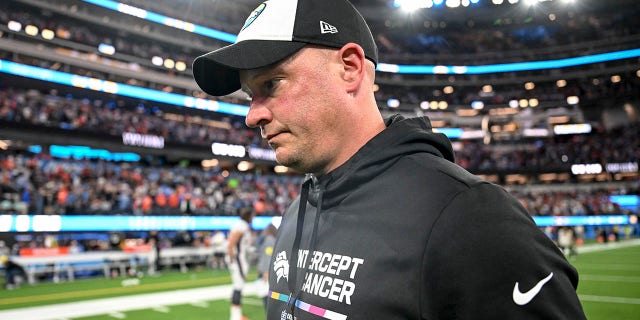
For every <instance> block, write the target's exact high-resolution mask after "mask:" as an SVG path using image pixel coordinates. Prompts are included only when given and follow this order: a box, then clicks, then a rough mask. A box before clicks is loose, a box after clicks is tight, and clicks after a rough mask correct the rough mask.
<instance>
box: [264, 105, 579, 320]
mask: <svg viewBox="0 0 640 320" xmlns="http://www.w3.org/2000/svg"><path fill="white" fill-rule="evenodd" d="M386 125H387V129H386V130H384V131H383V132H381V133H380V134H378V135H377V136H376V137H374V138H373V139H371V140H370V141H369V142H368V143H367V144H366V145H364V146H363V147H362V148H361V149H360V150H359V151H358V152H357V153H356V154H355V155H354V156H353V157H351V159H349V160H348V161H347V162H346V163H344V164H343V165H342V166H340V167H339V168H337V169H335V170H333V171H332V172H330V173H327V174H325V175H322V176H320V177H317V178H316V177H314V176H311V175H310V176H309V177H308V179H307V180H306V181H305V183H304V184H303V187H302V192H301V196H300V197H299V198H298V199H296V200H295V201H294V202H293V203H292V204H291V206H290V207H289V209H288V210H287V212H286V214H285V216H284V218H283V220H282V224H281V226H280V228H279V230H278V240H277V242H276V246H275V249H274V251H273V256H272V260H271V267H270V274H269V289H270V292H269V297H270V299H269V302H268V307H267V319H268V320H276V319H294V317H295V319H349V320H351V319H368V320H370V319H384V320H391V319H571V320H575V319H584V318H585V316H584V313H583V311H582V307H581V305H580V302H579V300H578V297H577V295H576V292H575V288H576V287H577V284H578V275H577V273H576V271H575V269H574V268H573V267H572V266H571V265H570V264H569V263H568V262H567V261H566V259H565V258H564V256H563V255H562V253H561V252H560V251H559V250H558V249H557V247H556V246H555V245H554V243H553V242H552V241H550V240H549V239H548V238H547V237H546V236H545V235H544V234H543V233H542V232H541V231H540V230H539V229H538V228H537V226H536V225H535V223H534V222H533V219H532V218H531V217H530V216H529V215H528V213H527V212H526V210H525V209H524V208H523V207H522V206H521V205H520V204H519V202H518V201H517V200H516V199H515V198H513V197H511V196H510V195H509V194H508V193H507V192H506V191H505V190H504V189H502V188H501V187H499V186H497V185H494V184H491V183H488V182H486V181H483V180H481V179H479V178H478V177H476V176H474V175H472V174H470V173H468V172H467V171H465V170H464V169H463V168H461V167H459V166H457V165H456V164H454V163H453V150H452V148H451V144H450V142H449V140H448V139H447V138H446V137H445V136H444V135H442V134H436V133H433V132H432V131H431V125H430V123H429V120H428V118H426V117H424V118H412V119H404V118H403V117H401V116H394V117H392V118H391V119H389V120H387V121H386Z"/></svg>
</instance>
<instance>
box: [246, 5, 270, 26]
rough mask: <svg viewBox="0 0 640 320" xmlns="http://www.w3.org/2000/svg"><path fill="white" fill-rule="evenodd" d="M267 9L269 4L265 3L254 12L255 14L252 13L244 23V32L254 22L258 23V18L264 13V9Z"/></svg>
mask: <svg viewBox="0 0 640 320" xmlns="http://www.w3.org/2000/svg"><path fill="white" fill-rule="evenodd" d="M266 7H267V3H266V2H263V3H261V4H260V5H259V6H258V7H257V8H256V9H255V10H253V12H251V14H250V15H249V17H248V18H247V20H246V21H245V22H244V26H242V30H244V29H246V28H247V27H248V26H250V25H251V24H252V23H253V22H254V21H256V18H258V16H259V15H260V14H261V13H262V11H264V8H266ZM242 30H240V31H242Z"/></svg>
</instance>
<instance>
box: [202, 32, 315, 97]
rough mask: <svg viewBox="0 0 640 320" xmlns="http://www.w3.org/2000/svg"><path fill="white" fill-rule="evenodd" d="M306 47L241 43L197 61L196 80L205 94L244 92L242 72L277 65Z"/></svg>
mask: <svg viewBox="0 0 640 320" xmlns="http://www.w3.org/2000/svg"><path fill="white" fill-rule="evenodd" d="M305 45H306V43H304V42H294V41H275V40H273V41H272V40H245V41H241V42H238V43H235V44H232V45H229V46H226V47H224V48H220V49H218V50H215V51H212V52H209V53H207V54H205V55H202V56H199V57H197V58H196V59H195V60H194V61H193V77H194V79H195V80H196V83H197V84H198V86H200V88H201V89H202V90H203V91H204V92H206V93H208V94H210V95H213V96H224V95H227V94H230V93H233V92H234V91H236V90H238V89H240V76H239V72H238V71H239V70H249V69H257V68H262V67H266V66H268V65H271V64H274V63H276V62H278V61H280V60H282V59H284V58H286V57H288V56H290V55H292V54H294V53H296V52H297V51H298V50H300V49H302V47H304V46H305Z"/></svg>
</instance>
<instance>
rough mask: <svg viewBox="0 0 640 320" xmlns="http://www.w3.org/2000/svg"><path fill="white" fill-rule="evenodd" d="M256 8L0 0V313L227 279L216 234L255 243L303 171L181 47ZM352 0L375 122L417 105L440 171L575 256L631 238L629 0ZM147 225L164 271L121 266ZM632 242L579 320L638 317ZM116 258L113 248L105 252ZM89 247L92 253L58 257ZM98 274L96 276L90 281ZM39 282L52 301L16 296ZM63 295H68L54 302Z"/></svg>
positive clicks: (218, 40) (634, 69)
mask: <svg viewBox="0 0 640 320" xmlns="http://www.w3.org/2000/svg"><path fill="white" fill-rule="evenodd" d="M258 2H259V1H249V0H237V1H222V0H207V1H201V0H161V1H148V0H131V1H119V2H115V1H99V0H91V1H89V0H85V1H63V0H51V1H43V0H8V1H2V3H0V170H1V171H0V241H2V243H3V244H2V245H1V246H0V250H2V252H0V255H3V256H4V259H3V262H4V261H6V260H7V259H8V257H16V256H17V257H18V258H17V259H16V261H21V262H24V263H28V264H29V268H32V269H29V270H32V271H33V273H32V278H33V279H24V281H25V283H23V284H22V285H19V286H18V287H16V288H13V289H14V290H8V291H6V292H3V295H2V298H3V299H2V300H3V301H5V304H2V303H0V308H1V309H8V310H11V309H13V308H19V307H25V306H28V305H38V304H47V305H49V304H51V303H61V302H70V301H76V300H84V299H86V298H87V297H88V298H92V297H93V296H92V295H91V294H88V292H87V291H83V290H85V289H87V288H91V287H93V288H99V287H102V286H106V287H110V286H115V287H117V288H120V289H118V290H125V289H126V290H129V289H127V288H146V289H144V290H143V289H140V291H139V292H136V291H135V290H133V291H131V292H127V293H125V292H121V291H117V290H116V291H114V293H113V295H120V294H136V293H149V292H153V291H164V290H170V289H176V287H175V286H177V287H178V288H180V289H184V288H182V287H181V286H185V287H190V286H194V287H202V286H211V285H214V284H216V285H217V284H224V283H225V281H227V282H228V279H225V276H224V274H225V273H224V272H221V271H219V270H213V271H212V270H210V269H214V267H215V266H214V265H213V264H212V260H211V255H212V252H213V251H212V250H213V244H212V241H211V239H212V236H213V235H214V233H215V232H214V231H222V232H223V233H224V232H225V231H226V230H228V227H229V225H230V224H231V223H232V222H233V221H234V219H236V218H237V217H236V216H235V215H236V213H237V211H238V209H239V208H240V207H242V206H251V207H253V208H254V210H256V211H257V212H258V213H259V219H258V221H257V222H256V224H254V228H255V229H256V234H257V235H259V231H260V230H261V229H262V228H264V226H266V225H267V224H268V223H270V222H271V221H272V218H273V217H276V221H277V217H278V216H279V215H280V214H281V213H282V212H283V211H284V208H285V207H286V205H287V204H288V202H289V201H290V200H291V199H292V198H293V197H295V196H296V194H297V190H298V188H299V182H300V179H301V177H300V175H299V174H298V173H296V172H291V171H288V170H287V169H286V168H282V167H280V166H277V164H276V163H275V162H274V156H273V152H271V151H270V150H269V148H268V146H267V145H266V144H264V142H262V141H260V136H259V134H258V133H257V132H256V131H254V130H251V129H249V128H247V127H246V126H245V125H244V120H243V115H244V114H246V111H247V105H248V100H247V97H246V96H244V95H243V94H242V93H239V92H238V93H234V94H232V95H230V96H227V97H222V98H213V97H210V96H207V95H205V94H203V93H202V92H201V91H200V90H199V89H198V87H197V86H196V84H195V82H194V81H193V80H192V77H191V69H190V66H191V63H192V61H193V59H194V58H195V57H196V56H198V55H201V54H203V53H205V52H208V51H210V50H212V49H215V48H219V47H222V46H224V45H226V44H228V43H229V42H232V41H233V40H234V39H235V36H234V34H236V33H237V31H238V29H239V27H240V26H241V25H242V21H243V20H244V19H245V17H246V15H247V14H248V12H250V11H251V10H252V9H253V8H254V7H255V6H257V4H258ZM352 2H353V3H354V4H355V5H356V7H358V9H359V10H360V11H361V12H362V13H363V15H364V16H365V18H366V20H367V21H368V22H369V24H370V27H371V29H372V31H373V33H374V36H375V39H376V42H377V44H378V46H379V50H380V62H381V63H380V65H379V66H378V72H377V76H376V77H377V81H376V83H377V87H376V98H377V100H378V104H379V108H380V110H381V112H382V113H383V114H384V115H390V114H394V113H401V114H404V115H407V116H416V115H425V114H426V115H429V116H430V118H431V120H432V124H433V126H434V127H435V128H436V130H439V131H441V132H443V133H445V134H447V136H449V137H450V138H451V140H452V142H453V144H454V149H455V152H456V161H457V163H459V164H460V165H462V166H463V167H465V168H466V169H467V170H469V171H471V172H473V173H475V174H477V175H480V176H482V177H483V178H485V179H488V180H490V181H493V182H495V183H498V184H501V185H503V186H505V187H506V188H507V189H508V190H510V191H511V192H512V193H513V194H514V195H515V196H516V197H518V198H519V199H520V200H521V201H522V202H523V204H524V205H525V207H526V208H527V209H528V210H529V212H530V213H531V214H532V216H534V218H535V219H536V222H537V223H538V224H539V225H540V226H541V228H543V230H544V231H545V232H547V233H548V235H549V236H550V237H551V238H553V239H555V238H556V236H557V230H558V227H559V226H560V225H568V226H571V227H576V226H579V227H578V230H584V234H583V236H582V238H581V239H580V241H581V243H582V242H584V243H586V245H585V248H586V247H589V248H600V247H602V246H605V244H603V242H607V244H606V245H611V242H615V243H616V244H618V243H623V242H624V243H631V244H633V243H634V242H629V241H633V240H632V239H631V238H637V237H638V235H639V234H640V230H639V229H638V226H637V213H638V206H639V204H638V203H639V201H638V190H639V181H640V180H639V174H638V159H639V158H640V147H639V145H638V143H639V139H638V136H639V130H638V122H639V121H640V115H639V114H638V112H639V111H640V110H639V106H640V105H639V100H640V89H639V88H640V64H639V61H640V60H639V57H640V48H639V47H638V43H640V22H638V19H637V18H636V17H637V16H638V14H639V13H640V12H639V11H640V8H639V7H638V6H637V3H636V2H635V1H631V0H619V1H606V2H605V1H597V0H574V1H566V0H565V1H562V0H554V1H485V0H478V1H426V0H425V1H396V2H394V1H386V0H385V1H382V0H379V1H364V0H358V1H352ZM401 4H402V5H405V6H404V7H401V6H400V5H401ZM410 4H414V7H413V8H408V7H407V5H410ZM151 230H159V231H160V246H161V248H162V250H161V257H162V258H161V260H160V262H161V263H162V269H161V270H160V271H161V272H160V273H159V275H157V274H156V275H155V276H154V277H143V278H135V277H133V278H129V277H128V273H129V271H130V270H137V271H140V270H142V271H144V274H147V273H148V271H149V270H148V266H147V264H148V262H149V260H150V258H149V256H148V253H149V247H148V245H146V241H145V240H146V239H147V238H148V236H149V232H150V231H151ZM76 245H79V246H80V248H81V249H77V247H76ZM598 246H600V247H598ZM604 248H607V247H604ZM633 248H637V246H636V247H634V246H632V247H631V249H628V248H627V249H617V250H627V251H620V252H618V251H616V252H618V253H616V254H615V255H613V256H611V257H614V258H611V259H614V260H613V261H612V262H610V263H609V264H607V265H608V266H609V267H612V268H613V269H614V270H613V271H612V270H608V272H610V273H611V272H613V274H614V275H616V276H621V278H619V279H618V278H616V281H613V282H612V283H613V284H612V285H611V286H613V288H609V287H606V288H603V287H604V284H603V283H602V282H603V281H604V280H602V279H603V278H602V277H609V279H611V277H612V276H613V275H611V274H609V275H607V274H606V272H605V273H604V274H603V275H599V277H600V278H598V279H600V280H592V281H595V282H598V281H599V282H600V285H601V287H600V288H596V289H593V290H594V292H588V293H583V294H582V295H581V298H584V299H583V303H585V306H586V307H588V308H587V311H591V312H593V313H592V314H589V315H590V317H589V318H590V319H592V318H597V317H598V315H597V314H598V312H602V314H607V312H608V311H607V310H609V309H607V308H610V309H614V310H615V309H620V308H619V307H620V306H624V307H630V308H631V311H629V312H637V311H638V307H637V306H638V305H639V304H640V302H639V300H640V292H638V290H637V289H631V291H624V289H621V288H623V287H624V286H625V285H629V284H633V283H637V282H638V281H639V280H638V277H637V274H638V271H640V266H639V265H638V261H634V260H631V261H629V262H628V264H623V263H622V262H621V261H623V260H625V259H627V258H628V256H633V255H634V254H635V255H636V256H637V253H638V252H637V249H635V251H633V250H634V249H633ZM74 250H81V251H82V253H75V251H74ZM590 250H591V249H590ZM583 251H584V255H583V254H582V253H581V254H580V257H579V258H577V260H576V262H575V263H576V264H577V265H578V266H579V264H580V263H584V261H585V260H588V259H593V260H594V261H595V262H593V263H591V264H589V263H587V264H586V266H585V265H583V267H584V268H586V270H587V272H589V271H588V268H593V265H597V264H598V263H601V264H604V263H605V262H606V261H607V260H606V259H608V258H600V257H599V256H598V257H597V258H593V256H589V255H590V254H591V255H594V254H600V253H588V251H589V250H583ZM118 252H119V253H124V254H125V256H118V258H113V260H110V261H109V262H108V263H105V261H104V255H106V254H107V253H109V254H111V253H118ZM597 252H600V251H597ZM88 253H102V254H103V255H102V256H100V259H98V260H99V261H97V260H96V259H97V258H95V257H94V258H93V259H84V258H83V259H82V260H81V261H75V262H74V261H71V260H73V259H75V258H72V257H74V256H75V257H79V256H82V257H86V254H88ZM163 255H164V256H163ZM20 257H22V260H21V259H20ZM51 257H53V258H51ZM59 257H65V258H64V259H60V258H59ZM29 259H33V260H29ZM38 259H40V260H38ZM65 259H66V260H65ZM62 260H65V262H60V261H62ZM25 261H26V262H25ZM29 261H31V262H29ZM616 266H617V267H616ZM105 268H106V269H105ZM616 268H618V270H616ZM0 270H1V269H0ZM579 270H580V271H581V274H583V272H582V269H580V267H579ZM2 271H4V270H2ZM142 271H141V272H142ZM181 271H184V272H185V273H184V274H183V273H182V272H181ZM0 272H1V271H0ZM622 273H628V275H624V274H622ZM589 274H590V273H588V276H587V284H586V286H587V289H585V290H590V289H589V288H590V287H589V280H588V279H589ZM102 275H107V277H106V278H107V280H112V281H113V282H109V283H107V284H99V283H96V282H92V281H107V280H102V279H101V278H105V277H100V276H102ZM181 275H182V276H187V278H185V279H176V278H173V277H177V278H179V277H180V276H181ZM623 276H626V278H625V277H623ZM591 277H592V279H593V275H591ZM74 278H75V279H76V280H75V281H71V280H72V279H74ZM80 278H83V279H82V280H81V279H80ZM134 279H138V280H139V282H138V283H137V284H136V282H135V281H131V282H122V281H126V280H134ZM212 279H221V280H212ZM583 279H584V277H583ZM29 280H32V281H29ZM86 281H88V282H86ZM154 281H155V282H158V284H156V287H153V286H152V284H151V283H149V282H154ZM190 281H191V282H190ZM217 281H221V282H217ZM29 282H33V284H29ZM83 283H87V284H86V285H85V286H86V287H87V288H84V289H83V288H81V287H82V286H83ZM162 283H164V285H163V284H162ZM177 283H179V284H177ZM583 283H584V282H583ZM581 285H582V284H581ZM78 286H80V287H78ZM149 286H151V287H149ZM65 288H68V289H65ZM122 288H124V289H122ZM154 288H155V289H154ZM222 288H224V286H223V287H222ZM605 289H612V290H613V291H612V292H613V293H606V294H605V293H603V292H605V291H603V290H605ZM29 290H34V291H29ZM47 290H51V292H52V293H51V295H52V296H51V298H48V299H33V302H31V304H29V303H27V302H24V301H27V300H29V299H27V300H20V299H23V297H36V296H39V295H42V293H38V292H43V291H47ZM66 290H68V292H67V293H69V292H79V293H76V294H75V295H74V294H70V293H69V294H68V297H67V298H64V297H65V292H66ZM87 290H88V289H87ZM114 290H115V289H114ZM212 292H213V291H212ZM82 297H85V298H82ZM95 297H96V298H98V297H103V296H102V295H100V294H98V295H96V296H95ZM225 297H226V296H225V295H224V294H222V296H220V297H217V298H216V299H211V300H215V301H219V300H220V299H223V303H222V305H223V307H222V308H221V309H220V310H222V311H221V312H228V310H227V309H226V304H225V303H226V302H224V299H226V298H225ZM585 297H589V298H585ZM593 297H608V298H607V299H601V298H593ZM594 300H595V301H594ZM10 301H14V302H10ZM16 301H23V302H16ZM589 303H592V304H589ZM602 305H604V307H603V308H604V310H605V311H597V310H596V309H598V308H599V307H602ZM211 306H213V304H212V305H211ZM593 306H596V307H593ZM139 307H140V308H142V307H144V306H139ZM201 309H204V310H205V311H204V312H205V314H209V315H211V314H212V313H211V310H209V305H208V306H207V307H201ZM259 309H260V306H259V304H258V305H257V306H256V310H255V312H256V314H258V315H259V314H260V310H259ZM16 310H17V309H16ZM206 310H208V311H206ZM156 312H159V311H156ZM185 312H186V313H190V314H196V312H195V311H193V310H189V311H185ZM216 312H217V311H214V312H213V314H214V315H216V316H214V318H215V319H224V318H226V315H219V314H217V313H216ZM105 313H106V312H105ZM114 314H115V313H112V316H113V315H114ZM609 314H610V313H609ZM630 314H632V313H630ZM592 315H593V316H592ZM128 317H129V318H136V317H138V318H144V316H141V315H137V316H136V315H128ZM51 318H59V317H58V316H56V315H51ZM254 318H255V317H254ZM618 318H619V319H624V316H621V317H618ZM602 319H607V318H602Z"/></svg>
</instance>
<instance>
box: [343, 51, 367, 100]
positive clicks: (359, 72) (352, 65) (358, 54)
mask: <svg viewBox="0 0 640 320" xmlns="http://www.w3.org/2000/svg"><path fill="white" fill-rule="evenodd" d="M339 55H340V58H341V61H342V67H343V68H344V69H343V70H342V71H343V73H342V78H343V80H344V82H345V84H346V86H347V87H346V89H347V92H355V91H357V90H358V88H359V87H360V83H361V82H362V78H363V77H364V73H365V61H366V58H365V56H364V50H362V47H360V46H359V45H357V44H355V43H352V42H350V43H347V44H345V45H344V46H342V48H341V49H340V51H339Z"/></svg>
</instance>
